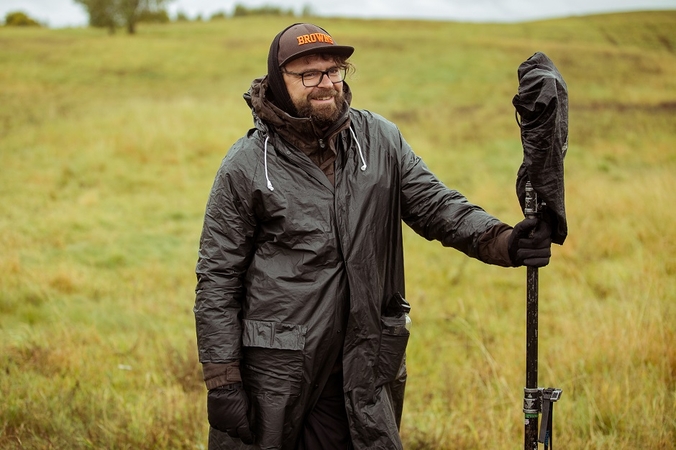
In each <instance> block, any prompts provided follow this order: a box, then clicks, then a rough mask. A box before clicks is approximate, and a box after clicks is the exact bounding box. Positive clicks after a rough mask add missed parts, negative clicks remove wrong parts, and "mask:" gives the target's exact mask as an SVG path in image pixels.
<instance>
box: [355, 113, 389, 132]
mask: <svg viewBox="0 0 676 450" xmlns="http://www.w3.org/2000/svg"><path fill="white" fill-rule="evenodd" d="M350 120H352V123H354V124H355V126H356V127H358V126H362V127H369V128H381V129H383V130H392V131H396V132H398V127H397V126H396V125H395V124H394V123H393V122H392V121H390V120H388V119H386V118H385V117H383V116H381V115H380V114H378V113H375V112H373V111H369V110H367V109H355V108H351V109H350Z"/></svg>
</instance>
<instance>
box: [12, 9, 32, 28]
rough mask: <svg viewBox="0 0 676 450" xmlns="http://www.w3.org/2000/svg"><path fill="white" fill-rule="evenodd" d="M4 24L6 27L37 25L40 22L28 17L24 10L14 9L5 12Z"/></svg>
mask: <svg viewBox="0 0 676 450" xmlns="http://www.w3.org/2000/svg"><path fill="white" fill-rule="evenodd" d="M5 25H6V26H8V27H36V26H37V27H39V26H40V23H39V22H38V21H37V20H34V19H31V18H30V17H28V14H26V13H24V12H21V11H14V12H8V13H7V14H5Z"/></svg>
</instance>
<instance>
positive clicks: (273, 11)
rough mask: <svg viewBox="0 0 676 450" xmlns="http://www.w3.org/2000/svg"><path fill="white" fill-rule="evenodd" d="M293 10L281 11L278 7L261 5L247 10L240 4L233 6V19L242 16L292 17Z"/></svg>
mask: <svg viewBox="0 0 676 450" xmlns="http://www.w3.org/2000/svg"><path fill="white" fill-rule="evenodd" d="M293 15H294V13H293V9H288V10H285V9H282V8H280V7H278V6H270V5H263V6H260V7H258V8H248V7H246V6H244V5H242V4H240V3H237V4H236V5H235V9H234V10H233V12H232V16H233V17H244V16H293Z"/></svg>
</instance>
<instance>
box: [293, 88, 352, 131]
mask: <svg viewBox="0 0 676 450" xmlns="http://www.w3.org/2000/svg"><path fill="white" fill-rule="evenodd" d="M324 97H333V103H331V104H328V105H318V106H315V105H312V103H311V100H312V99H315V98H324ZM344 99H345V96H344V95H343V90H342V86H341V89H340V90H337V89H332V88H329V89H327V88H317V89H315V90H314V91H312V92H311V93H310V94H308V95H307V97H305V98H301V99H296V102H295V106H296V110H297V111H298V116H299V117H307V118H309V119H312V121H313V122H314V123H315V124H317V125H318V126H319V127H320V128H327V127H329V126H331V125H333V124H334V123H335V122H336V121H337V120H338V119H339V118H340V117H341V116H342V106H343V103H344Z"/></svg>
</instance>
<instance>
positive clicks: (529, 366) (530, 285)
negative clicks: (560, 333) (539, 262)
mask: <svg viewBox="0 0 676 450" xmlns="http://www.w3.org/2000/svg"><path fill="white" fill-rule="evenodd" d="M537 213H538V201H537V194H536V193H535V191H533V187H532V186H531V184H530V181H528V182H527V183H526V201H525V208H524V214H525V215H526V217H528V218H531V217H536V216H537ZM526 270H527V271H526V387H525V388H524V399H523V412H524V425H525V433H524V449H525V450H537V448H538V418H539V412H540V393H539V390H538V268H537V267H527V268H526Z"/></svg>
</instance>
